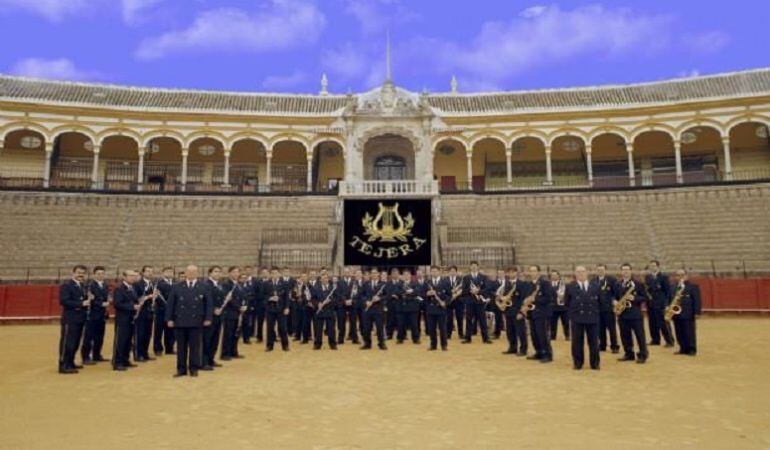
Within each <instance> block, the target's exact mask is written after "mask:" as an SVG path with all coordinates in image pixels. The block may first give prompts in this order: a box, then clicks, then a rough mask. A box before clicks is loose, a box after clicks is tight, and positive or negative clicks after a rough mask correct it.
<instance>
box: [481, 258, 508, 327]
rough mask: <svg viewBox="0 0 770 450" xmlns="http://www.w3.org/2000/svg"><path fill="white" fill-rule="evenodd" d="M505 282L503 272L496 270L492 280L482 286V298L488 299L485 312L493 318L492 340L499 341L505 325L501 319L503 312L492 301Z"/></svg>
mask: <svg viewBox="0 0 770 450" xmlns="http://www.w3.org/2000/svg"><path fill="white" fill-rule="evenodd" d="M504 280H505V270H502V269H499V270H497V272H496V274H495V276H494V278H493V277H490V278H489V279H488V280H487V282H486V283H485V284H484V297H485V298H487V299H489V301H488V302H487V312H491V313H492V315H493V316H494V318H495V326H494V328H493V332H492V337H493V338H494V339H500V335H501V334H502V333H503V328H504V325H505V319H503V312H502V311H501V310H500V308H499V307H498V306H497V303H496V302H494V301H492V300H494V299H495V298H496V296H497V290H498V289H500V285H502V283H503V282H504Z"/></svg>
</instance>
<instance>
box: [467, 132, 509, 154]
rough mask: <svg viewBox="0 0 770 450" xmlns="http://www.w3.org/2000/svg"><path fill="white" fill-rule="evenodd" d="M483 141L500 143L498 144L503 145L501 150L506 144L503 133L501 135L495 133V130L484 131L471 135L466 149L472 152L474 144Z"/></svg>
mask: <svg viewBox="0 0 770 450" xmlns="http://www.w3.org/2000/svg"><path fill="white" fill-rule="evenodd" d="M484 139H494V140H497V141H500V143H501V144H503V148H505V146H506V145H507V143H508V138H507V136H505V135H504V134H503V133H501V132H499V131H495V130H484V131H479V132H477V133H475V134H473V135H472V136H471V137H470V138H469V139H468V147H467V148H469V149H471V151H473V147H475V146H476V143H477V142H479V141H482V140H484Z"/></svg>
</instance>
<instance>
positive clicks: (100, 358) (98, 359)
mask: <svg viewBox="0 0 770 450" xmlns="http://www.w3.org/2000/svg"><path fill="white" fill-rule="evenodd" d="M93 361H95V362H105V361H107V360H106V359H104V358H102V357H101V356H97V357H95V358H94V359H93Z"/></svg>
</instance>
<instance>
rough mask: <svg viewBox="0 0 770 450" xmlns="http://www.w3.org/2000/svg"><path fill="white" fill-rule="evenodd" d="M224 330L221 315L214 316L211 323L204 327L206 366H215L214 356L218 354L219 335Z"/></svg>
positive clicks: (204, 357) (203, 352) (203, 360)
mask: <svg viewBox="0 0 770 450" xmlns="http://www.w3.org/2000/svg"><path fill="white" fill-rule="evenodd" d="M221 331H222V318H221V317H220V316H214V318H213V319H212V320H211V325H209V326H207V327H203V343H202V346H203V348H202V351H201V353H202V354H203V358H202V363H203V365H204V366H213V365H214V357H215V356H216V354H217V348H218V347H219V335H220V334H221Z"/></svg>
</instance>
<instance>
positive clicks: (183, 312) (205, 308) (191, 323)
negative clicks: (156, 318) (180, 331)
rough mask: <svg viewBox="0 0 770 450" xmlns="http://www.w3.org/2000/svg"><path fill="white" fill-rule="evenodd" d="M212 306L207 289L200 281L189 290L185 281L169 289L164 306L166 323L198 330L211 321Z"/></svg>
mask: <svg viewBox="0 0 770 450" xmlns="http://www.w3.org/2000/svg"><path fill="white" fill-rule="evenodd" d="M213 314H214V306H213V304H212V303H211V297H210V296H209V294H208V287H207V286H206V285H205V284H204V283H203V282H202V281H196V282H195V285H194V286H193V287H192V288H190V287H188V286H187V280H184V281H181V282H179V283H177V284H175V285H173V286H172V288H171V293H170V294H169V298H168V303H167V304H166V310H165V317H164V319H165V320H166V322H168V321H173V322H174V327H176V328H199V327H202V326H203V322H204V321H211V320H212V318H213Z"/></svg>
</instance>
